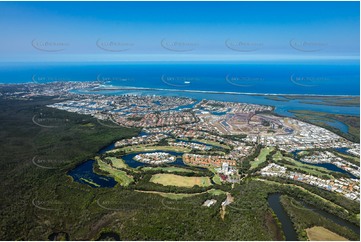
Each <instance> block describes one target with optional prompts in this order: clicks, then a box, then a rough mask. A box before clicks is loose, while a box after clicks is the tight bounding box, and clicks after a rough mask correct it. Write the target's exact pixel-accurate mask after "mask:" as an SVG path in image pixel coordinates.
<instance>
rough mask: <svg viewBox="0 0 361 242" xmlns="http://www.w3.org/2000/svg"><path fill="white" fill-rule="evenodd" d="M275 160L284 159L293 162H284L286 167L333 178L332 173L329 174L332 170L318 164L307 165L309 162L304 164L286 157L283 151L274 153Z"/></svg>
mask: <svg viewBox="0 0 361 242" xmlns="http://www.w3.org/2000/svg"><path fill="white" fill-rule="evenodd" d="M272 158H273V160H274V161H276V162H277V161H280V160H282V159H284V160H286V161H288V162H291V163H292V165H289V164H282V165H283V166H285V167H288V168H294V169H300V170H302V171H303V172H305V173H307V174H310V175H315V176H327V177H328V178H332V176H331V175H329V173H330V171H329V170H327V169H326V168H323V167H317V166H312V165H307V164H303V163H301V162H299V161H296V160H294V159H292V158H290V157H284V156H283V155H282V154H281V152H279V151H278V152H277V153H276V154H274V155H273V157H272Z"/></svg>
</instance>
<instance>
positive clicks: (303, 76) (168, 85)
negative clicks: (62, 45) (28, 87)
mask: <svg viewBox="0 0 361 242" xmlns="http://www.w3.org/2000/svg"><path fill="white" fill-rule="evenodd" d="M56 81H102V82H104V83H105V85H106V86H108V87H113V88H117V87H118V88H119V87H135V88H134V89H133V90H101V91H98V92H94V93H98V94H106V95H121V94H135V95H136V94H139V95H140V94H146V95H168V96H186V97H191V98H195V99H198V100H201V99H213V100H220V101H233V102H245V103H255V104H264V105H272V106H275V111H276V113H278V114H280V115H285V116H291V117H292V116H293V114H292V113H290V112H289V110H311V111H319V112H328V113H333V114H347V115H354V116H359V115H360V108H359V107H349V106H331V105H320V104H306V103H303V101H304V100H301V99H297V98H296V99H292V100H290V101H275V100H270V99H268V97H269V96H267V95H274V94H299V95H343V96H359V95H360V67H359V62H358V61H351V60H344V61H318V62H314V61H313V62H312V61H307V62H306V61H290V62H284V61H283V62H282V61H275V62H255V61H253V62H249V63H246V62H228V63H225V62H220V63H211V62H209V63H206V62H194V63H184V62H179V63H178V62H163V63H157V62H156V63H114V62H112V63H104V62H103V63H6V64H5V63H1V64H0V83H28V82H33V83H48V82H56ZM144 88H148V89H144ZM75 92H78V93H88V94H89V92H84V91H79V90H78V91H76V90H75ZM258 94H260V95H258ZM308 100H311V101H312V98H311V99H308ZM313 101H315V100H313ZM316 102H317V100H316ZM332 126H335V127H336V126H338V128H340V129H344V130H345V129H346V127H342V124H340V123H334V125H332Z"/></svg>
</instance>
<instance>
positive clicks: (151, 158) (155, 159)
mask: <svg viewBox="0 0 361 242" xmlns="http://www.w3.org/2000/svg"><path fill="white" fill-rule="evenodd" d="M133 159H134V160H136V161H139V162H142V163H147V164H152V165H159V164H163V163H172V162H174V161H175V160H176V159H177V158H176V157H175V156H173V155H171V154H169V153H166V152H151V153H143V154H138V155H136V156H134V158H133Z"/></svg>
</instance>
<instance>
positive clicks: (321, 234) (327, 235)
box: [306, 226, 348, 241]
mask: <svg viewBox="0 0 361 242" xmlns="http://www.w3.org/2000/svg"><path fill="white" fill-rule="evenodd" d="M306 232H307V237H308V238H309V239H310V240H314V241H340V240H342V241H345V240H346V241H347V240H348V239H346V238H345V237H342V236H340V235H338V234H336V233H334V232H332V231H330V230H328V229H326V228H324V227H320V226H314V227H312V228H308V229H306Z"/></svg>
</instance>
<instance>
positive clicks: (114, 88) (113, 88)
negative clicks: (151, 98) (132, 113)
mask: <svg viewBox="0 0 361 242" xmlns="http://www.w3.org/2000/svg"><path fill="white" fill-rule="evenodd" d="M121 90H143V91H144V90H145V91H146V90H149V91H169V92H190V93H206V94H227V95H250V96H295V97H297V96H306V97H359V96H360V95H348V94H297V93H292V94H285V93H256V92H227V91H201V90H188V89H185V90H182V89H168V88H156V87H132V86H113V85H106V86H105V85H104V86H102V87H101V88H93V89H92V90H89V91H121Z"/></svg>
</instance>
